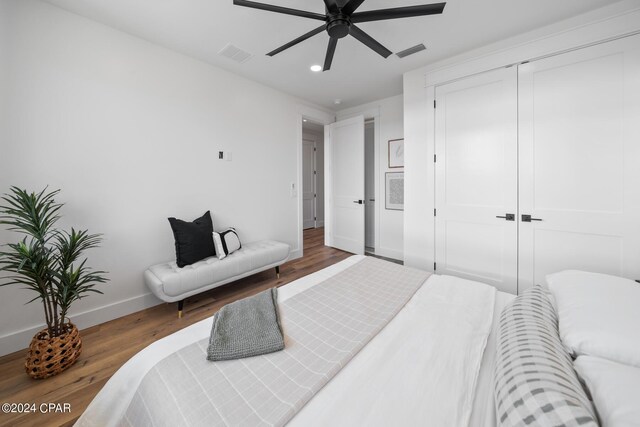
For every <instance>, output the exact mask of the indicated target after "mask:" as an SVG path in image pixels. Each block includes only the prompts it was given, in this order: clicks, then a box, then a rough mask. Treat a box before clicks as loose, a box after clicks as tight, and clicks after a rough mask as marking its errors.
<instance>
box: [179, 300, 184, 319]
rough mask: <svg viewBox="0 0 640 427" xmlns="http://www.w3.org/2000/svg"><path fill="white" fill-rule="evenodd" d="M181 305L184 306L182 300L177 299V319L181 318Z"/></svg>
mask: <svg viewBox="0 0 640 427" xmlns="http://www.w3.org/2000/svg"><path fill="white" fill-rule="evenodd" d="M182 307H184V300H180V301H178V319H182Z"/></svg>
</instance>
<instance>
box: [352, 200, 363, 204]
mask: <svg viewBox="0 0 640 427" xmlns="http://www.w3.org/2000/svg"><path fill="white" fill-rule="evenodd" d="M353 203H357V204H359V205H362V204H364V200H354V201H353Z"/></svg>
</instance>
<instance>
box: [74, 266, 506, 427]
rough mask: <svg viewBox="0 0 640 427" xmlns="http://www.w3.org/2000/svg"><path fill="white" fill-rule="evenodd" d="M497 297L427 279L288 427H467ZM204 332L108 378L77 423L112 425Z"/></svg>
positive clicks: (163, 343) (452, 281) (317, 278)
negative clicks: (153, 373) (150, 377)
mask: <svg viewBox="0 0 640 427" xmlns="http://www.w3.org/2000/svg"><path fill="white" fill-rule="evenodd" d="M359 259H361V257H359V256H354V257H351V258H349V259H347V260H346V261H343V262H342V263H339V264H336V265H334V266H332V267H329V268H327V269H324V270H322V271H320V272H318V273H314V274H313V275H310V276H307V277H305V278H303V279H300V280H297V281H295V282H293V283H291V284H289V285H286V286H284V287H282V288H280V290H279V292H278V300H279V301H280V302H282V301H284V300H286V299H288V298H290V297H291V296H293V295H295V294H297V293H299V292H302V291H304V290H305V289H307V288H309V287H311V286H313V285H315V284H317V283H319V282H321V281H322V280H324V279H325V278H327V277H330V276H331V275H333V274H335V273H337V272H339V271H341V270H343V269H345V268H347V267H349V266H350V265H352V264H354V263H355V262H357V261H358V260H359ZM495 297H496V291H495V289H494V288H492V287H490V286H487V285H483V284H480V283H477V282H471V281H467V280H462V279H457V278H453V277H449V276H436V275H434V276H431V277H430V278H429V279H428V280H427V283H426V286H423V287H422V288H421V289H420V290H418V291H417V292H416V294H415V295H414V297H413V298H412V299H411V300H410V301H409V303H408V304H407V305H406V306H405V307H404V309H402V310H401V311H400V313H398V315H397V316H396V317H395V318H394V319H393V320H392V321H391V322H390V323H389V324H388V325H387V326H386V327H385V328H384V329H383V330H382V331H381V332H380V333H379V334H378V335H377V336H376V337H375V338H374V339H373V340H372V341H371V342H370V343H369V344H367V346H366V347H365V348H364V349H363V350H361V351H360V352H359V353H358V354H357V355H356V356H355V357H354V358H353V359H352V360H351V361H350V362H349V363H348V364H347V366H345V367H344V368H343V369H342V370H341V371H340V372H339V373H338V374H337V375H336V376H335V377H334V378H333V379H332V380H331V381H330V382H329V383H328V384H327V385H326V386H325V387H324V388H323V389H322V390H321V391H320V392H319V393H318V394H316V395H315V396H314V397H313V399H312V400H311V401H310V402H309V403H307V405H306V406H305V407H304V408H303V409H302V410H301V411H300V412H299V413H298V414H297V415H296V416H295V417H294V418H293V419H292V420H291V421H290V423H289V425H292V426H314V425H317V426H321V425H322V426H326V425H332V426H360V425H363V426H364V425H366V426H376V425H379V426H388V425H425V426H438V427H440V426H467V425H469V423H470V417H471V413H472V408H473V406H474V405H473V403H474V398H476V381H477V378H478V374H479V372H480V366H481V363H482V360H483V354H484V351H485V347H486V344H487V339H488V337H489V334H490V332H491V329H492V323H493V318H494V303H495ZM210 328H211V319H206V320H203V321H201V322H198V323H196V324H194V325H192V326H190V327H188V328H185V329H184V330H182V331H179V332H177V333H175V334H173V335H171V336H169V337H166V338H164V339H162V340H160V341H158V342H156V343H154V344H152V345H150V346H149V347H147V348H146V349H144V350H143V351H141V352H140V353H138V354H137V355H136V356H134V357H133V358H132V359H131V360H130V361H129V362H127V363H126V364H125V365H124V366H123V367H122V368H121V369H120V370H119V371H118V372H116V374H114V376H113V377H112V378H111V379H110V380H109V382H108V383H107V384H106V385H105V387H104V388H103V389H102V390H101V391H100V393H99V394H98V395H97V396H96V398H95V399H94V400H93V402H92V403H91V404H90V405H89V407H88V408H87V410H86V411H85V413H84V414H83V415H82V417H81V418H80V419H79V421H78V423H77V425H80V426H109V425H115V424H116V423H117V421H118V420H119V419H120V418H121V416H122V414H123V413H124V411H125V410H126V408H127V406H128V405H129V402H130V401H131V398H132V396H133V394H134V392H135V390H136V389H137V386H138V385H139V384H140V381H141V380H142V378H143V377H144V375H145V374H146V373H147V372H148V370H149V369H150V368H151V367H152V366H153V365H154V364H155V363H157V362H158V361H160V360H162V359H163V358H165V357H166V356H167V355H169V354H171V353H172V352H174V351H175V350H176V349H178V348H182V347H184V346H186V345H189V344H191V343H193V342H195V341H198V340H201V339H203V338H205V337H207V336H208V335H209V333H210ZM485 359H486V357H485ZM476 400H477V399H476ZM485 400H487V399H485ZM489 402H490V400H487V404H489ZM481 405H482V403H481ZM476 406H477V405H476Z"/></svg>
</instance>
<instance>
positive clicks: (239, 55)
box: [218, 43, 253, 64]
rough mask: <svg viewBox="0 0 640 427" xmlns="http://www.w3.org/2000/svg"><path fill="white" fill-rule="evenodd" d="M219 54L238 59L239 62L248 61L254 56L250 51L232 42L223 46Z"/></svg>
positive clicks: (234, 59)
mask: <svg viewBox="0 0 640 427" xmlns="http://www.w3.org/2000/svg"><path fill="white" fill-rule="evenodd" d="M218 54H220V55H222V56H224V57H225V58H229V59H231V60H233V61H236V62H237V63H239V64H242V63H243V62H246V61H248V60H249V58H251V57H252V56H253V55H252V54H250V53H249V52H247V51H244V50H242V49H240V48H239V47H237V46H234V45H232V44H231V43H229V44H228V45H226V46H225V47H223V48H222V50H221V51H220V52H218Z"/></svg>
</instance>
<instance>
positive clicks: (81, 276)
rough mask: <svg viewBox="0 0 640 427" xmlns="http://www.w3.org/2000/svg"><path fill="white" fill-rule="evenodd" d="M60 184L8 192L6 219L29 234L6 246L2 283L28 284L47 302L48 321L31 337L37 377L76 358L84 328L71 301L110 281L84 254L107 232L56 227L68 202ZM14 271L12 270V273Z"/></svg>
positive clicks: (31, 363) (0, 258)
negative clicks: (60, 199) (74, 318)
mask: <svg viewBox="0 0 640 427" xmlns="http://www.w3.org/2000/svg"><path fill="white" fill-rule="evenodd" d="M59 192H60V190H56V191H51V192H47V189H46V188H45V189H44V190H43V191H41V192H40V193H29V192H27V191H25V190H21V189H19V188H17V187H11V191H10V192H9V193H8V194H5V195H4V196H3V197H2V201H1V202H0V203H1V205H0V224H5V225H8V226H9V230H13V231H16V232H18V233H20V234H22V235H23V236H24V237H23V239H22V240H21V241H19V242H18V243H9V244H6V245H3V246H2V249H1V250H0V272H5V275H2V276H0V286H6V285H22V286H23V287H24V288H26V289H31V290H33V291H34V292H35V293H36V294H37V296H36V297H35V298H33V299H32V300H31V301H29V302H28V303H30V302H33V301H37V300H40V301H41V302H42V306H43V308H44V317H45V321H46V323H47V327H46V328H45V329H43V330H42V331H40V332H38V333H37V334H36V335H35V336H34V337H33V339H32V340H31V345H30V346H29V350H28V354H27V360H26V362H25V369H26V371H27V373H28V374H29V375H30V376H31V377H32V378H47V377H50V376H52V375H56V374H58V373H60V372H62V371H64V370H65V369H67V368H68V367H70V366H71V365H73V363H74V362H75V361H76V359H77V358H78V356H79V355H80V353H81V351H82V340H81V339H80V334H79V332H78V328H77V327H76V326H75V325H74V324H73V323H71V321H70V320H69V319H68V317H67V314H68V312H69V308H70V307H71V304H72V303H73V302H74V301H76V300H78V299H80V298H83V297H84V296H86V295H87V294H88V293H89V292H95V293H102V292H100V291H99V290H97V289H95V288H94V286H95V285H97V284H98V283H104V282H106V281H107V279H106V277H105V272H103V271H95V270H93V269H91V268H90V267H87V266H86V262H87V259H86V258H84V259H81V257H82V254H83V252H84V251H86V250H87V249H91V248H95V247H97V246H98V245H99V244H100V242H101V241H102V238H101V236H100V235H98V234H89V233H88V232H87V231H86V230H81V231H78V230H75V229H73V228H72V229H71V231H70V232H69V231H61V230H58V229H56V228H55V224H56V222H57V221H58V219H59V218H60V216H59V211H60V209H61V208H62V206H63V205H62V204H60V203H56V201H55V199H54V197H55V196H56V195H57V194H58V193H59ZM6 273H8V274H6Z"/></svg>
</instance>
